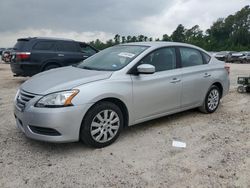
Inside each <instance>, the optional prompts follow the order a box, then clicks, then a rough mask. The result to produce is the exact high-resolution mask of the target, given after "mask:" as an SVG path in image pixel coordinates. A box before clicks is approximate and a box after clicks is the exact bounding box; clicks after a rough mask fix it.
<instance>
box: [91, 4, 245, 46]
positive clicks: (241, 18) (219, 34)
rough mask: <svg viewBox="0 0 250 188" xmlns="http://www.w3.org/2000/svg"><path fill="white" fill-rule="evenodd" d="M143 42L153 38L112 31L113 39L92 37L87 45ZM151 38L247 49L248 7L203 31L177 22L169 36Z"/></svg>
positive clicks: (197, 26)
mask: <svg viewBox="0 0 250 188" xmlns="http://www.w3.org/2000/svg"><path fill="white" fill-rule="evenodd" d="M145 41H153V38H152V37H147V36H144V35H139V36H130V35H129V36H120V35H119V34H116V35H115V37H114V39H113V40H112V39H110V40H108V41H106V43H103V42H101V41H100V40H99V39H96V40H95V41H92V42H90V44H91V45H92V46H94V47H96V48H97V49H100V50H102V49H104V48H107V47H110V46H113V45H117V44H120V43H129V42H145ZM155 41H174V42H185V43H189V44H193V45H196V46H200V47H201V48H204V49H206V50H209V51H221V50H234V51H243V50H244V51H245V50H250V6H245V7H244V8H242V9H241V10H240V11H238V12H236V13H235V14H234V15H229V16H228V17H227V18H219V19H218V20H217V21H215V22H214V23H213V24H212V26H211V27H210V28H209V29H207V30H206V32H203V31H202V30H201V29H200V27H199V25H195V26H193V27H192V28H190V29H187V28H185V27H184V26H183V25H182V24H179V25H178V26H177V28H176V29H175V30H174V31H173V33H172V34H171V35H170V36H169V35H167V34H164V35H163V36H162V39H160V38H156V39H155Z"/></svg>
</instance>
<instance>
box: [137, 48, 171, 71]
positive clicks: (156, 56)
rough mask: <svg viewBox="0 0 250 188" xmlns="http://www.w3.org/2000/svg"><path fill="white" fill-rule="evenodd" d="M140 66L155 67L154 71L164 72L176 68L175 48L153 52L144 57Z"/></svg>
mask: <svg viewBox="0 0 250 188" xmlns="http://www.w3.org/2000/svg"><path fill="white" fill-rule="evenodd" d="M140 64H150V65H153V66H155V71H156V72H159V71H165V70H171V69H175V68H176V55H175V48H171V47H168V48H161V49H158V50H155V51H153V52H151V53H150V54H148V55H147V56H146V57H144V58H143V59H142V60H141V62H140Z"/></svg>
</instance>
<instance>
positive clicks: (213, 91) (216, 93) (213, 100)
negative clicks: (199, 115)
mask: <svg viewBox="0 0 250 188" xmlns="http://www.w3.org/2000/svg"><path fill="white" fill-rule="evenodd" d="M220 98H221V93H220V90H219V88H218V87H217V86H215V85H212V86H211V87H210V89H209V90H208V92H207V95H206V97H205V100H204V102H203V105H202V106H201V107H199V110H200V111H201V112H203V113H207V114H208V113H213V112H215V111H216V109H217V108H218V106H219V104H220Z"/></svg>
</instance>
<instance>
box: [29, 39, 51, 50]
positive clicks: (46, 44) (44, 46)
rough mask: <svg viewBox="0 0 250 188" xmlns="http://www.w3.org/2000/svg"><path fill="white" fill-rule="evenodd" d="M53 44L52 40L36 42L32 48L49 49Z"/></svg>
mask: <svg viewBox="0 0 250 188" xmlns="http://www.w3.org/2000/svg"><path fill="white" fill-rule="evenodd" d="M53 46H54V42H53V41H43V42H38V43H36V44H35V45H34V46H33V49H34V50H51V49H52V48H53Z"/></svg>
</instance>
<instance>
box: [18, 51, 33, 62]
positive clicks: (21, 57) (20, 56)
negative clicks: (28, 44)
mask: <svg viewBox="0 0 250 188" xmlns="http://www.w3.org/2000/svg"><path fill="white" fill-rule="evenodd" d="M29 57H30V52H16V59H17V60H20V61H22V60H26V59H29Z"/></svg>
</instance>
